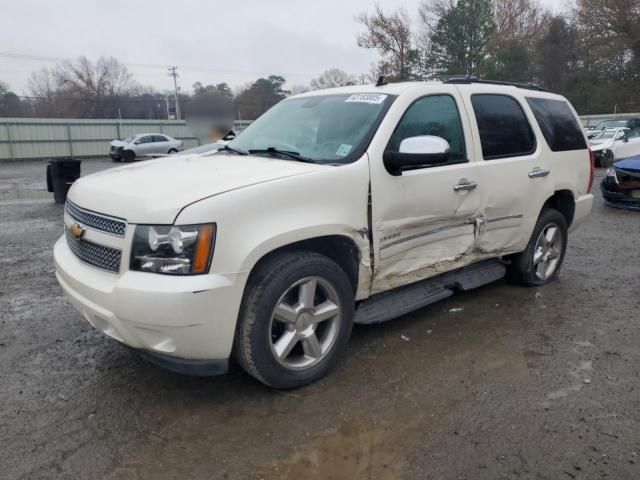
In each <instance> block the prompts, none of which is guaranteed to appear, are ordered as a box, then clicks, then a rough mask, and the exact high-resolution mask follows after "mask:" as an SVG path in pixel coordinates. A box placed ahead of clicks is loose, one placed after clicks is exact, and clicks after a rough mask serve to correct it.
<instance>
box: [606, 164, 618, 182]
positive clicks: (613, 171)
mask: <svg viewBox="0 0 640 480" xmlns="http://www.w3.org/2000/svg"><path fill="white" fill-rule="evenodd" d="M607 177H608V178H611V179H612V180H613V181H614V182H616V183H618V175H617V174H616V169H615V168H613V167H609V168H607Z"/></svg>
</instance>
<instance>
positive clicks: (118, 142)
mask: <svg viewBox="0 0 640 480" xmlns="http://www.w3.org/2000/svg"><path fill="white" fill-rule="evenodd" d="M124 145H126V143H124V142H123V141H122V140H113V141H112V142H111V146H112V147H122V146H124Z"/></svg>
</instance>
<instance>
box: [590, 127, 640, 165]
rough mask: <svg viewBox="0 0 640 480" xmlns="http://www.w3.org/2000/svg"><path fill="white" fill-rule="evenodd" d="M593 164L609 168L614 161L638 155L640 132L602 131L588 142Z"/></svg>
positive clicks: (626, 130) (626, 129)
mask: <svg viewBox="0 0 640 480" xmlns="http://www.w3.org/2000/svg"><path fill="white" fill-rule="evenodd" d="M589 148H590V149H591V151H592V152H593V155H594V159H595V163H596V165H597V166H600V167H610V166H611V165H612V164H613V162H615V161H616V160H621V159H623V158H627V157H632V156H634V155H640V130H638V129H636V130H630V129H628V128H611V129H606V130H603V131H602V132H601V133H600V134H599V135H598V136H596V137H594V138H592V139H591V140H589Z"/></svg>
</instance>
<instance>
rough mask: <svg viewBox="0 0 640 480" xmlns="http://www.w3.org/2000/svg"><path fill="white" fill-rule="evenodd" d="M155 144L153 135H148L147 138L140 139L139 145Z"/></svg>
mask: <svg viewBox="0 0 640 480" xmlns="http://www.w3.org/2000/svg"><path fill="white" fill-rule="evenodd" d="M151 142H153V137H152V136H151V135H147V136H146V137H140V138H139V139H138V143H151Z"/></svg>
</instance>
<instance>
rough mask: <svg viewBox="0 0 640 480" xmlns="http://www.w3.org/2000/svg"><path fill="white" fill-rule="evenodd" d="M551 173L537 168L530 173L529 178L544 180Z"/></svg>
mask: <svg viewBox="0 0 640 480" xmlns="http://www.w3.org/2000/svg"><path fill="white" fill-rule="evenodd" d="M550 173H551V170H545V169H544V168H540V167H535V168H534V169H533V170H531V171H530V172H529V178H543V177H546V176H547V175H549V174H550Z"/></svg>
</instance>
